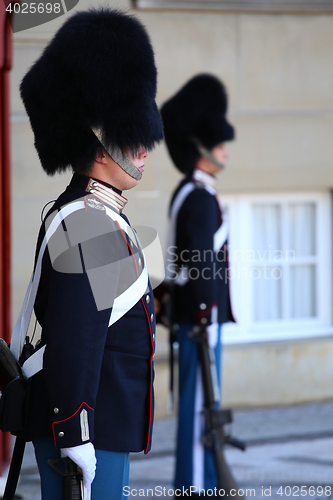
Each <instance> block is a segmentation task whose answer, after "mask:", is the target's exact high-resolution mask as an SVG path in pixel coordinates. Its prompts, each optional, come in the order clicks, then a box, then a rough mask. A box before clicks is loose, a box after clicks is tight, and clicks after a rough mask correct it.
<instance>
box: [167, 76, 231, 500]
mask: <svg viewBox="0 0 333 500" xmlns="http://www.w3.org/2000/svg"><path fill="white" fill-rule="evenodd" d="M226 112H227V95H226V91H225V87H224V85H223V84H222V83H221V81H219V80H218V79H217V78H216V77H214V76H212V75H209V74H199V75H197V76H195V77H194V78H192V79H191V80H190V81H189V82H188V83H187V84H186V85H185V86H184V87H183V88H181V89H180V90H179V92H177V93H176V94H175V95H174V96H173V97H172V98H171V99H169V100H168V101H167V102H166V103H165V104H164V105H163V106H162V108H161V115H162V120H163V124H164V135H165V140H166V144H167V147H168V151H169V154H170V156H171V158H172V160H173V162H174V164H175V166H176V167H177V169H178V170H180V171H181V172H182V173H183V174H185V178H184V179H183V180H182V181H181V182H180V184H179V186H178V187H177V188H176V190H175V192H174V194H173V196H172V200H171V204H170V209H169V236H168V248H167V257H166V276H167V279H168V281H169V283H170V284H171V290H172V300H171V302H172V307H171V318H170V320H171V324H173V325H175V324H177V325H178V328H177V333H176V340H177V341H178V343H179V409H178V412H179V413H178V436H177V457H176V458H177V461H176V476H175V488H179V489H180V490H181V491H184V490H187V489H188V491H189V490H190V487H197V488H198V489H197V491H199V489H201V490H202V489H204V490H206V491H207V490H214V488H215V487H217V475H216V469H215V464H214V460H213V455H212V452H211V450H210V449H209V448H206V447H204V446H203V444H202V431H203V428H204V423H203V420H202V419H203V413H202V410H203V387H202V377H201V375H200V373H201V372H200V370H201V366H200V363H199V358H198V344H197V342H196V341H195V340H194V337H193V336H192V333H193V332H195V331H199V330H202V329H205V330H206V332H207V337H208V343H209V346H210V347H212V348H213V349H214V351H215V356H216V368H217V373H216V376H217V378H218V379H219V377H220V362H221V330H222V325H223V323H226V322H228V321H233V316H232V312H231V307H230V300H229V287H228V272H227V267H228V266H227V237H228V225H227V217H226V214H225V211H224V210H223V207H222V205H221V204H220V202H219V201H218V199H217V196H216V175H217V174H218V173H219V172H221V170H222V169H223V168H224V165H225V162H226V160H227V159H228V156H229V155H228V152H227V149H226V147H225V143H226V142H227V141H231V140H233V139H234V128H233V127H232V125H230V123H229V122H228V121H227V118H226Z"/></svg>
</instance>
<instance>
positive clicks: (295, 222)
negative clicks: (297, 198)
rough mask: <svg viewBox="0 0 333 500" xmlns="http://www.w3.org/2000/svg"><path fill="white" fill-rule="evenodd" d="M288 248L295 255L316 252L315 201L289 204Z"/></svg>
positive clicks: (313, 253)
mask: <svg viewBox="0 0 333 500" xmlns="http://www.w3.org/2000/svg"><path fill="white" fill-rule="evenodd" d="M289 245H290V248H289V249H288V250H292V251H294V252H295V256H296V257H299V256H307V255H315V254H316V207H315V204H314V203H298V204H295V205H294V204H293V205H289Z"/></svg>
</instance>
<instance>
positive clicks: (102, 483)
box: [33, 438, 130, 500]
mask: <svg viewBox="0 0 333 500" xmlns="http://www.w3.org/2000/svg"><path fill="white" fill-rule="evenodd" d="M33 444H34V447H35V455H36V460H37V465H38V469H39V474H40V477H41V489H42V500H62V475H61V474H60V473H59V472H57V471H55V470H54V469H53V468H52V467H51V466H50V465H48V463H47V461H48V459H49V458H58V457H60V450H57V449H56V448H55V447H54V442H53V439H52V438H41V439H36V440H35V441H33ZM96 459H97V466H96V475H95V479H94V481H93V483H92V485H91V500H122V499H123V500H124V499H125V498H126V497H124V496H123V488H124V486H128V483H129V468H130V456H129V453H127V452H126V453H118V452H115V451H104V450H96Z"/></svg>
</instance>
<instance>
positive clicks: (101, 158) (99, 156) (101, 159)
mask: <svg viewBox="0 0 333 500" xmlns="http://www.w3.org/2000/svg"><path fill="white" fill-rule="evenodd" d="M95 161H97V162H98V163H103V164H104V165H105V163H106V151H105V149H104V148H102V147H100V148H98V150H97V153H96V156H95Z"/></svg>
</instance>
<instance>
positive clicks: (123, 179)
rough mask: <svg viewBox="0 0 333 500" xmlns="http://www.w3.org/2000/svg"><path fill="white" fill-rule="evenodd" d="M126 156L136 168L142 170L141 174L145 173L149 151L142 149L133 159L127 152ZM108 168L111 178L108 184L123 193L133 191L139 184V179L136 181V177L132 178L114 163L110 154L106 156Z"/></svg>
mask: <svg viewBox="0 0 333 500" xmlns="http://www.w3.org/2000/svg"><path fill="white" fill-rule="evenodd" d="M125 154H126V156H127V157H128V158H129V159H130V160H131V162H132V163H133V164H134V165H135V166H136V168H137V169H138V170H140V172H144V166H145V163H144V160H145V158H146V157H147V156H148V151H147V150H146V149H145V148H143V147H141V148H140V150H139V152H138V153H137V155H136V156H135V157H133V156H132V155H131V153H130V152H126V151H125ZM106 167H107V169H106V170H107V172H108V178H109V181H107V182H109V184H111V185H112V186H114V187H116V188H118V189H120V190H121V191H126V189H132V188H133V187H135V186H136V185H137V184H138V183H139V181H138V180H137V179H134V177H132V176H130V175H129V174H128V173H127V172H125V170H123V169H122V168H121V167H120V166H119V165H118V164H117V163H116V162H115V161H113V159H112V158H111V156H109V155H108V154H106Z"/></svg>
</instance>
